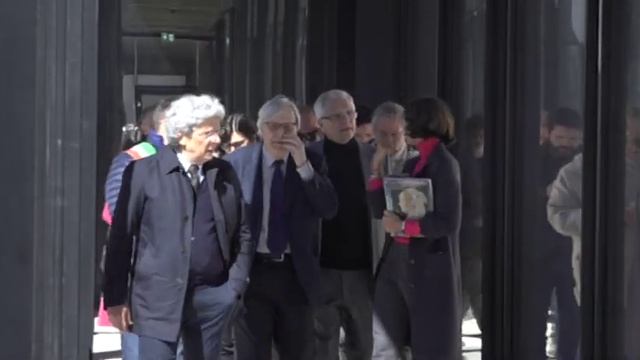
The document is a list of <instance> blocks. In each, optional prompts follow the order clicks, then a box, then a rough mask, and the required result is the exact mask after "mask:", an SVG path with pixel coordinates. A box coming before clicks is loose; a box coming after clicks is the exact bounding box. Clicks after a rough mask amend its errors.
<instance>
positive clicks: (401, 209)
mask: <svg viewBox="0 0 640 360" xmlns="http://www.w3.org/2000/svg"><path fill="white" fill-rule="evenodd" d="M383 184H384V196H385V201H386V208H387V210H389V211H392V212H394V213H396V214H399V215H400V216H402V217H404V218H405V219H409V220H413V219H421V218H422V217H424V216H425V215H426V214H427V213H430V212H432V211H433V208H434V205H435V204H434V203H433V188H432V186H431V179H425V178H412V177H399V176H389V177H385V178H384V179H383Z"/></svg>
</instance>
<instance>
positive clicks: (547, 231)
mask: <svg viewBox="0 0 640 360" xmlns="http://www.w3.org/2000/svg"><path fill="white" fill-rule="evenodd" d="M547 118H548V121H549V122H548V128H549V140H548V141H547V142H545V143H544V144H542V145H541V146H540V155H541V158H540V172H539V174H540V175H539V178H538V179H537V182H538V184H537V194H536V195H537V197H536V198H537V201H538V202H537V204H538V205H537V206H536V207H535V208H534V210H535V212H534V215H535V218H534V220H533V221H535V222H534V225H535V229H536V230H537V233H536V241H533V242H531V243H526V244H524V246H525V249H524V251H525V252H526V256H525V258H524V259H523V261H524V267H525V269H526V271H525V272H524V279H523V283H524V284H525V288H524V290H525V291H526V296H525V299H524V304H523V306H524V308H526V309H527V312H526V313H525V314H523V321H524V323H525V324H527V335H526V336H523V343H522V344H521V346H520V347H519V349H521V351H522V353H521V354H519V355H520V356H521V358H522V359H532V360H537V359H540V358H544V357H545V356H546V342H547V341H546V340H547V337H546V332H547V322H548V318H549V317H548V313H549V307H550V305H551V297H552V293H554V290H555V297H556V299H557V311H556V313H557V320H556V322H557V328H558V336H557V339H558V341H557V343H558V346H557V358H558V359H562V360H573V359H575V356H576V352H577V350H578V342H579V339H580V314H579V309H578V304H577V303H576V301H575V297H574V296H573V291H572V289H573V286H574V283H573V276H572V272H571V247H572V246H571V239H569V238H568V237H566V236H563V235H561V234H560V233H558V232H557V231H555V230H554V229H553V227H552V226H551V224H550V223H549V221H547V216H546V215H547V202H548V200H549V193H550V191H551V188H552V184H553V181H554V179H555V178H556V177H557V175H558V171H559V170H560V168H562V167H563V166H564V165H566V164H567V163H569V162H570V161H571V160H572V159H573V158H574V156H575V155H576V154H577V153H578V152H580V148H581V146H582V118H581V116H580V114H578V113H577V112H576V111H575V110H573V109H569V108H557V109H555V110H553V111H551V112H550V113H549V114H548V117H547Z"/></svg>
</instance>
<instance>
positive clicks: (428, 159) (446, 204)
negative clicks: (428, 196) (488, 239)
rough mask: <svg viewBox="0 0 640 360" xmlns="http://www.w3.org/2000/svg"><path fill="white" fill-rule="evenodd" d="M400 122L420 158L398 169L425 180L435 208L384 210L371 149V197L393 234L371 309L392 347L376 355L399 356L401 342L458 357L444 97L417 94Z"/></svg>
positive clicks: (451, 176)
mask: <svg viewBox="0 0 640 360" xmlns="http://www.w3.org/2000/svg"><path fill="white" fill-rule="evenodd" d="M406 119H407V132H408V134H407V135H408V138H409V140H410V141H411V143H412V144H414V145H415V146H416V148H417V149H418V152H419V156H418V157H416V158H413V159H410V160H408V161H407V162H406V163H405V166H404V172H405V173H407V174H409V175H410V176H412V177H418V178H429V179H431V181H432V187H433V201H434V204H435V207H434V209H433V212H430V213H427V214H426V215H425V216H424V217H422V218H420V219H415V220H408V219H406V218H405V216H404V215H403V214H396V213H393V212H390V211H386V210H385V208H386V207H385V199H384V198H385V194H384V189H383V186H382V178H381V175H382V170H383V160H384V157H383V156H381V155H380V154H379V153H377V154H376V156H375V157H374V158H373V161H372V164H371V169H372V174H373V175H372V177H371V179H370V181H369V185H368V187H369V198H370V201H371V207H372V209H373V212H374V214H375V216H376V217H377V218H382V221H383V225H384V228H385V231H386V232H387V233H388V234H389V236H391V237H393V239H392V240H391V244H390V247H389V249H388V251H387V252H386V254H385V256H384V257H383V259H382V261H381V265H380V271H379V274H378V278H377V280H376V281H377V282H376V293H375V305H374V308H375V314H376V316H378V318H379V319H380V322H381V324H382V326H383V327H384V330H385V332H386V334H387V335H388V336H389V338H390V339H391V341H392V342H393V345H394V347H393V348H392V349H376V352H374V359H391V358H393V359H397V358H400V359H405V356H404V348H405V347H406V346H409V347H410V348H411V354H412V359H414V360H429V359H452V360H454V359H460V357H461V331H460V321H461V319H460V318H461V304H460V300H461V293H460V292H461V289H460V259H459V251H458V232H459V230H460V218H461V205H462V197H461V193H460V169H459V167H458V162H457V161H456V159H455V158H454V157H453V155H451V153H449V151H448V150H447V147H446V144H448V143H451V142H452V140H453V116H452V115H451V112H450V111H449V107H448V106H447V105H446V104H445V103H444V102H443V101H442V100H440V99H437V98H422V99H417V100H414V101H412V102H411V103H409V104H408V106H407V112H406ZM398 234H401V235H398ZM378 350H386V352H387V353H383V352H378Z"/></svg>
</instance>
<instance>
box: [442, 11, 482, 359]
mask: <svg viewBox="0 0 640 360" xmlns="http://www.w3.org/2000/svg"><path fill="white" fill-rule="evenodd" d="M486 5H487V1H486V0H465V1H464V7H462V8H461V9H460V11H458V12H456V13H454V14H452V15H453V16H454V17H455V23H456V27H457V31H456V32H455V34H456V36H458V37H459V41H455V40H454V41H453V42H452V43H455V44H456V45H455V47H454V49H452V55H453V57H454V59H452V61H451V63H452V64H455V65H454V66H455V67H456V68H455V69H454V68H451V69H448V71H449V73H450V74H451V77H450V78H451V79H453V80H454V82H455V84H454V85H453V88H454V90H453V91H454V93H453V94H451V95H450V98H451V99H450V101H449V102H450V104H451V107H452V111H453V112H454V113H455V116H456V137H457V139H458V144H459V146H458V149H457V159H458V161H459V164H460V171H461V185H462V224H461V229H460V265H461V278H462V295H463V312H464V315H463V321H462V352H463V355H464V358H465V359H467V360H472V359H480V358H481V350H482V331H481V322H480V319H481V315H482V239H483V229H484V226H483V223H484V221H483V218H484V216H483V211H484V206H483V203H484V201H483V200H484V199H483V188H484V181H483V173H484V162H485V161H484V157H485V156H484V155H485V153H484V145H485V142H484V139H485V137H484V127H485V119H484V111H485V109H484V98H485V96H484V95H485V83H484V75H485V46H486ZM456 40H458V39H456ZM453 74H458V76H454V75H453Z"/></svg>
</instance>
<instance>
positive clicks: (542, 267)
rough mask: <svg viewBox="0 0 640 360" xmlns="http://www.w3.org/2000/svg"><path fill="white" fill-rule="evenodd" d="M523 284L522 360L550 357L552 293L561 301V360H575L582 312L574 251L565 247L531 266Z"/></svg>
mask: <svg viewBox="0 0 640 360" xmlns="http://www.w3.org/2000/svg"><path fill="white" fill-rule="evenodd" d="M526 270H527V273H526V274H525V282H524V283H523V284H522V288H523V292H524V295H525V296H524V298H523V311H522V322H521V335H520V336H519V338H520V339H519V341H520V342H521V346H518V348H519V351H518V352H519V355H520V358H521V359H532V360H534V359H535V360H537V359H545V358H546V351H545V348H546V330H547V320H548V311H549V306H550V302H551V294H552V292H553V290H554V289H555V292H556V298H557V302H558V310H557V315H558V316H557V329H558V352H557V358H558V359H559V360H574V359H575V358H576V353H577V350H578V345H579V340H580V310H579V307H578V304H577V302H576V299H575V297H574V294H573V286H574V280H573V272H572V269H571V249H570V247H568V248H566V249H565V248H562V249H560V250H558V251H556V252H554V253H553V254H550V255H549V256H547V257H546V258H543V259H539V260H537V261H535V262H533V263H532V264H531V263H530V264H529V265H528V266H527V269H526Z"/></svg>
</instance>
